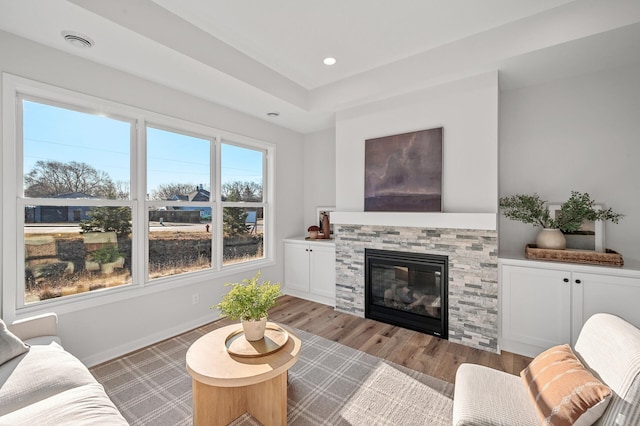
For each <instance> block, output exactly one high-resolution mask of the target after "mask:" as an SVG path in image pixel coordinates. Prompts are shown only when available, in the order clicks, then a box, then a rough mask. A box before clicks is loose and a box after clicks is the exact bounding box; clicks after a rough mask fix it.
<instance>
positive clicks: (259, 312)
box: [211, 271, 282, 341]
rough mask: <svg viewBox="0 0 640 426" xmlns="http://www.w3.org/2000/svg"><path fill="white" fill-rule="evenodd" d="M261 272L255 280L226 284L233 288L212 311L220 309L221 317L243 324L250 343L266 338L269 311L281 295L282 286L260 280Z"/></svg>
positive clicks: (249, 279) (246, 279) (247, 279)
mask: <svg viewBox="0 0 640 426" xmlns="http://www.w3.org/2000/svg"><path fill="white" fill-rule="evenodd" d="M260 275H261V272H260V271H258V272H257V273H256V275H255V276H254V277H253V278H245V279H244V280H242V282H239V283H226V284H225V286H230V287H232V288H231V290H230V291H229V292H228V293H227V294H225V295H224V296H223V297H222V300H221V301H220V303H218V304H217V305H214V306H212V307H211V309H219V310H220V315H224V316H226V317H227V318H230V319H234V320H237V319H239V320H240V321H241V322H242V327H243V329H244V332H245V338H246V339H247V340H249V341H255V340H260V339H262V338H263V337H264V330H265V328H266V324H267V311H268V310H269V309H271V308H272V307H274V306H275V305H276V303H277V300H278V297H280V296H281V295H282V293H280V284H279V283H276V284H272V283H271V281H268V280H267V281H263V282H262V283H258V281H259V280H260Z"/></svg>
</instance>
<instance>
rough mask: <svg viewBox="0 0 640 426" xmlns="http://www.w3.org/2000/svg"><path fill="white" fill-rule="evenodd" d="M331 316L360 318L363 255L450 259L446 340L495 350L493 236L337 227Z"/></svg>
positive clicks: (489, 232) (489, 233) (495, 255)
mask: <svg viewBox="0 0 640 426" xmlns="http://www.w3.org/2000/svg"><path fill="white" fill-rule="evenodd" d="M335 244H336V310H338V311H341V312H347V313H350V314H354V315H357V316H360V317H364V272H365V271H364V250H365V248H375V249H380V250H395V251H405V252H413V253H430V254H439V255H444V256H448V257H449V318H448V319H449V340H450V341H453V342H456V343H461V344H463V345H467V346H472V347H475V348H479V349H483V350H487V351H491V352H497V350H498V234H497V231H492V230H472V229H439V228H438V229H434V228H415V227H397V226H393V227H387V226H369V225H336V230H335Z"/></svg>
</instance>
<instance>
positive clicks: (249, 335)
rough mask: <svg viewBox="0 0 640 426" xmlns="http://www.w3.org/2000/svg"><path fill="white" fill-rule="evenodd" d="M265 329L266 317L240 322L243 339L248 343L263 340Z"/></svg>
mask: <svg viewBox="0 0 640 426" xmlns="http://www.w3.org/2000/svg"><path fill="white" fill-rule="evenodd" d="M266 328H267V317H263V318H261V319H259V320H242V329H243V330H244V337H245V339H247V340H248V341H249V342H255V341H256V340H261V339H263V338H264V331H265V330H266Z"/></svg>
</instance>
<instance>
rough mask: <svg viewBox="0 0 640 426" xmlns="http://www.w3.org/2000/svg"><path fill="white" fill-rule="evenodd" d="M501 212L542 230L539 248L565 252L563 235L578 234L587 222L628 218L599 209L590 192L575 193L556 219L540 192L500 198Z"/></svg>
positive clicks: (572, 192) (562, 207) (562, 206)
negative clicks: (566, 233)
mask: <svg viewBox="0 0 640 426" xmlns="http://www.w3.org/2000/svg"><path fill="white" fill-rule="evenodd" d="M500 209H501V210H502V213H503V214H504V216H505V217H506V218H508V219H511V220H517V221H520V222H523V223H527V224H530V225H533V226H534V227H541V228H542V230H541V232H540V233H539V234H538V237H537V238H536V245H537V246H538V247H539V248H551V249H564V248H566V240H565V237H564V235H563V232H576V231H577V230H579V229H580V228H581V227H582V224H583V223H584V222H585V221H597V220H601V221H611V222H613V223H618V222H619V221H620V219H622V218H623V217H624V215H622V214H619V213H616V212H614V211H613V210H612V209H611V208H608V209H599V208H597V207H596V205H595V201H593V200H592V199H591V197H590V196H589V194H588V193H586V192H585V193H581V192H578V191H571V197H569V199H568V200H567V201H565V202H564V203H562V204H561V206H560V211H559V212H557V214H556V215H555V217H554V216H552V215H551V212H550V211H549V209H548V207H547V201H545V200H543V199H542V198H540V196H539V195H538V194H536V193H534V194H533V195H527V194H517V195H512V196H510V197H503V198H500Z"/></svg>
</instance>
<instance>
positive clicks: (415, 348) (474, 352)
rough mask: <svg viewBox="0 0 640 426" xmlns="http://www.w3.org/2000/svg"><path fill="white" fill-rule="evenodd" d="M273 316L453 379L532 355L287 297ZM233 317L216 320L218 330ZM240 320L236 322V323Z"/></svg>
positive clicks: (516, 366) (508, 366) (513, 368)
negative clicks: (468, 368) (474, 367)
mask: <svg viewBox="0 0 640 426" xmlns="http://www.w3.org/2000/svg"><path fill="white" fill-rule="evenodd" d="M269 320H270V321H274V322H278V323H282V324H286V325H289V326H291V327H295V328H298V329H300V330H304V331H307V332H309V333H312V334H316V335H318V336H322V337H324V338H325V339H329V340H333V341H336V342H339V343H341V344H343V345H346V346H350V347H352V348H354V349H358V350H361V351H364V352H367V353H369V354H371V355H375V356H377V357H379V358H384V359H386V360H389V361H392V362H395V363H396V364H400V365H403V366H405V367H408V368H411V369H413V370H416V371H420V372H422V373H425V374H428V375H429V376H432V377H437V378H439V379H442V380H446V381H447V382H450V383H454V380H455V374H456V370H457V369H458V366H459V365H460V364H462V363H465V362H466V363H472V364H481V365H485V366H487V367H492V368H495V369H498V370H502V371H506V372H507V373H511V374H519V373H520V371H521V370H522V369H523V368H524V367H526V366H527V364H528V363H529V362H530V361H531V358H527V357H524V356H521V355H515V354H512V353H509V352H504V351H503V352H502V354H500V355H497V354H493V353H490V352H487V351H482V350H479V349H474V348H470V347H468V346H463V345H460V344H457V343H452V342H449V341H448V340H443V339H439V338H437V337H433V336H429V335H426V334H423V333H419V332H417V331H411V330H407V329H404V328H400V327H396V326H393V325H389V324H384V323H381V322H378V321H374V320H370V319H364V318H359V317H356V316H354V315H350V314H345V313H341V312H336V311H335V310H334V309H333V307H331V306H327V305H322V304H320V303H315V302H310V301H307V300H303V299H298V298H296V297H292V296H282V297H281V298H280V299H279V301H278V305H277V306H276V307H274V308H273V309H271V310H270V311H269ZM233 322H234V321H228V320H226V319H223V320H220V321H216V322H215V323H214V324H215V325H214V324H212V325H214V327H213V328H217V326H220V327H222V326H223V325H227V324H229V323H233ZM235 322H237V321H235Z"/></svg>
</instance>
